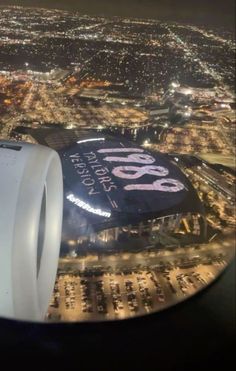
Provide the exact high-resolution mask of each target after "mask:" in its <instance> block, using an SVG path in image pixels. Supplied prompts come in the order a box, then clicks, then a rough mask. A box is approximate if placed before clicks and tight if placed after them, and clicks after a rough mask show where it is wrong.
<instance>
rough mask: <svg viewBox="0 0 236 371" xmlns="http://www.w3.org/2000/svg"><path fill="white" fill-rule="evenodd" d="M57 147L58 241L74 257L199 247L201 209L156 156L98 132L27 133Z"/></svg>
mask: <svg viewBox="0 0 236 371" xmlns="http://www.w3.org/2000/svg"><path fill="white" fill-rule="evenodd" d="M28 132H29V133H30V134H31V135H32V136H33V137H34V138H35V139H36V140H37V141H38V142H39V143H41V144H44V145H48V146H50V147H52V148H54V149H56V150H57V151H58V153H59V155H60V157H61V161H62V167H63V176H64V194H65V197H64V227H63V243H64V244H65V245H66V244H69V245H71V246H73V248H74V249H76V251H77V253H80V252H83V251H87V250H88V249H89V250H97V249H103V248H104V249H106V250H107V251H114V250H134V251H136V250H140V249H143V248H155V247H156V248H161V247H163V246H172V247H173V246H182V245H185V244H194V243H199V242H203V241H204V238H205V235H206V224H205V217H204V209H203V205H202V203H201V202H200V200H199V198H198V196H197V193H196V192H195V190H194V188H193V186H192V184H191V183H190V182H189V180H188V179H187V177H186V176H185V175H184V174H183V173H182V172H181V171H180V169H179V168H178V166H177V165H175V164H174V163H172V162H171V161H170V160H169V159H167V157H166V156H165V155H163V154H161V153H153V152H149V151H147V150H146V149H143V148H141V147H138V146H136V145H135V144H134V143H131V142H129V141H127V140H126V139H124V138H123V137H122V138H120V137H112V136H109V135H103V134H101V133H99V134H98V133H96V132H95V131H84V132H81V131H78V132H77V131H76V130H64V129H59V130H55V129H37V130H34V129H28Z"/></svg>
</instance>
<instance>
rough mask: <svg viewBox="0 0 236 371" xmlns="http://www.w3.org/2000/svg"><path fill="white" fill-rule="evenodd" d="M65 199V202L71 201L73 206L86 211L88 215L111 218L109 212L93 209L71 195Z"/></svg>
mask: <svg viewBox="0 0 236 371" xmlns="http://www.w3.org/2000/svg"><path fill="white" fill-rule="evenodd" d="M66 198H67V200H69V201H71V202H72V203H73V204H74V205H77V206H79V207H81V209H84V210H86V211H88V212H89V213H92V214H96V215H100V216H104V217H106V218H110V216H111V213H110V212H108V211H103V210H101V209H95V208H94V207H92V206H91V205H89V204H88V203H86V202H84V201H82V200H81V199H80V198H78V197H75V196H74V195H73V193H71V194H69V195H68V196H67V197H66Z"/></svg>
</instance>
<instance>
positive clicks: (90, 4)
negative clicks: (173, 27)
mask: <svg viewBox="0 0 236 371" xmlns="http://www.w3.org/2000/svg"><path fill="white" fill-rule="evenodd" d="M10 5H12V6H26V7H32V8H33V7H38V8H49V9H63V10H68V11H73V10H76V11H78V12H80V13H83V14H89V15H90V14H91V15H104V16H121V17H133V18H153V19H160V20H170V21H180V22H190V23H191V22H193V23H197V24H207V25H222V26H227V27H230V28H232V27H234V25H235V4H234V0H225V1H222V0H215V1H214V3H213V2H212V1H208V2H207V1H204V0H199V1H198V2H196V1H193V0H178V2H176V1H175V0H128V1H127V0H119V2H118V3H117V2H115V1H114V0H99V1H97V0H89V1H88V0H79V1H77V0H67V1H65V0H58V1H57V0H41V1H39V0H33V1H32V0H18V1H16V0H4V3H3V4H1V6H10Z"/></svg>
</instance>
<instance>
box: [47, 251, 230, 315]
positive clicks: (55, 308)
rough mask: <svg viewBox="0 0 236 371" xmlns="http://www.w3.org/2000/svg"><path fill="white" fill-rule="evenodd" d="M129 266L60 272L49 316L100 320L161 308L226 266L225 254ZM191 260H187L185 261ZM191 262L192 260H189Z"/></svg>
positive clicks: (195, 288)
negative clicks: (170, 264) (204, 261)
mask: <svg viewBox="0 0 236 371" xmlns="http://www.w3.org/2000/svg"><path fill="white" fill-rule="evenodd" d="M165 264H166V263H165ZM165 264H164V265H163V266H162V268H160V266H158V268H156V269H155V268H149V269H148V270H142V269H136V270H132V269H130V270H129V269H126V270H124V271H122V270H120V271H118V272H117V273H116V274H115V273H105V274H103V275H99V273H97V272H96V271H95V275H93V276H92V277H91V274H90V276H88V275H87V274H86V273H84V274H82V273H81V272H78V273H79V274H80V275H81V277H79V276H78V274H77V275H73V274H64V275H61V274H60V275H58V278H57V282H56V285H55V289H54V296H53V299H52V301H51V305H50V307H49V310H48V314H47V320H50V321H54V320H58V319H59V320H62V321H63V320H65V321H86V320H87V321H91V320H93V321H97V320H109V319H110V320H111V319H122V318H125V317H130V316H135V315H142V314H147V313H150V312H152V311H159V310H161V309H163V308H166V307H168V306H170V305H172V304H175V303H176V302H178V301H181V300H183V299H184V298H186V297H188V296H191V295H193V294H194V293H196V292H197V291H198V290H200V289H201V288H203V287H204V286H206V285H207V284H208V283H210V282H211V281H212V280H213V278H215V277H216V276H217V275H218V273H219V272H220V271H221V270H222V268H223V267H225V266H226V260H225V259H224V258H222V257H220V258H218V259H217V261H214V262H212V264H210V263H209V264H205V265H202V264H196V265H192V266H191V267H189V268H180V267H178V265H177V264H176V267H174V268H173V267H171V269H170V268H167V267H168V265H167V266H166V268H164V266H165ZM184 264H187V265H188V264H189V263H188V262H187V263H186V262H185V263H183V265H184ZM190 265H191V264H190Z"/></svg>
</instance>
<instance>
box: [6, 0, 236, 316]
mask: <svg viewBox="0 0 236 371" xmlns="http://www.w3.org/2000/svg"><path fill="white" fill-rule="evenodd" d="M0 19H1V31H0V138H4V139H11V140H26V141H30V142H35V141H34V139H33V138H32V137H31V136H30V135H28V134H27V131H26V130H25V128H41V127H45V126H46V127H63V128H66V129H80V128H86V129H96V130H97V131H99V133H101V134H102V133H105V134H107V133H108V134H109V133H111V134H115V135H121V136H124V137H125V138H128V139H130V140H133V141H135V142H137V143H138V144H139V145H142V146H145V147H146V148H147V149H148V150H149V149H150V150H154V151H155V150H157V151H161V152H164V153H166V154H168V156H169V159H171V161H173V162H174V163H175V164H176V165H178V166H179V167H180V169H181V170H182V171H183V172H184V173H185V175H186V176H187V177H188V178H189V179H190V181H191V182H192V184H193V186H194V187H195V189H196V190H197V192H198V195H199V197H200V199H201V201H202V202H203V203H204V206H205V210H206V220H207V224H208V241H209V242H212V241H213V245H209V246H208V245H206V246H195V247H196V251H195V250H194V249H195V247H193V246H189V247H186V248H184V249H183V248H182V249H179V250H178V249H176V250H175V251H174V252H172V255H173V256H172V257H170V256H169V252H168V247H166V249H165V250H163V251H161V252H159V251H150V252H146V251H145V252H142V253H140V254H139V253H137V254H136V255H135V259H133V255H132V254H130V256H129V254H125V253H123V252H121V253H120V255H119V256H117V255H116V254H113V255H112V254H111V255H107V256H105V255H104V256H95V257H94V256H93V257H91V256H88V257H86V258H81V259H79V257H77V255H76V249H77V248H78V247H79V245H78V241H76V240H75V241H74V240H71V241H68V246H70V250H71V251H70V252H71V254H69V255H68V256H63V257H61V259H60V266H59V275H58V282H57V284H56V287H55V290H54V298H53V299H52V303H51V304H53V305H54V307H52V306H51V307H50V309H49V317H50V318H48V319H49V320H52V321H53V320H56V319H58V318H59V317H58V316H61V317H60V319H61V320H72V321H73V320H79V321H80V320H99V319H113V318H124V317H126V316H130V315H131V316H133V315H139V314H144V313H148V312H150V311H154V310H159V309H162V308H165V307H166V306H169V305H171V304H173V303H176V302H178V301H179V300H182V299H184V298H185V297H187V296H188V295H192V294H193V293H194V292H196V291H197V290H198V289H200V288H201V287H203V286H205V285H206V284H207V283H208V282H210V281H211V280H212V279H213V278H214V277H215V275H217V274H218V272H220V271H221V270H222V269H223V267H224V266H225V261H228V260H229V257H228V255H227V254H226V252H227V249H228V247H229V246H228V245H230V246H231V250H232V251H231V252H233V245H234V242H233V240H231V242H230V244H229V243H228V242H227V241H226V242H225V241H224V238H225V239H227V236H228V234H229V233H231V232H232V231H233V230H234V228H235V220H236V218H235V184H236V175H235V157H234V156H235V133H236V130H235V122H236V121H235V95H234V85H235V50H236V45H235V39H234V34H233V32H231V31H229V30H226V29H217V28H213V27H205V26H194V25H181V24H178V23H173V22H171V23H168V22H159V21H156V20H142V19H121V18H119V17H115V18H103V17H96V16H86V15H81V14H78V13H76V12H75V13H70V12H66V11H59V10H45V9H27V11H26V10H25V8H21V7H4V6H1V7H0ZM22 127H23V129H22ZM203 159H204V160H203ZM208 161H209V162H208ZM215 163H218V164H223V165H224V164H225V165H229V166H230V168H227V167H224V166H222V165H220V166H218V167H215V166H214V165H212V164H215ZM232 168H233V169H232ZM222 238H223V240H222ZM218 239H219V243H218V245H220V247H219V246H218V245H217V244H216V245H217V246H216V250H217V249H218V250H217V251H215V247H214V246H215V245H214V243H215V241H218ZM177 250H178V251H177ZM212 250H214V251H215V254H216V255H217V254H218V257H219V254H222V255H221V256H220V257H219V259H218V260H219V261H217V260H215V261H212V260H211V259H210V260H209V261H208V264H201V259H208V258H207V254H210V255H212ZM181 254H182V256H181ZM196 255H199V259H200V261H198V263H197V262H196V261H195V262H194V264H195V266H193V267H191V268H186V267H185V268H183V264H182V268H180V267H179V265H180V262H179V259H180V258H186V259H190V258H191V259H193V257H194V256H196ZM231 255H232V254H230V256H231ZM72 256H74V258H72ZM191 259H190V260H191ZM197 259H198V258H197ZM175 260H177V262H176V261H175ZM161 261H163V262H164V264H160V262H161ZM134 262H135V264H137V265H139V268H135V269H134V267H133V265H132V264H134ZM168 262H169V263H168ZM107 264H109V266H110V267H111V269H108V267H107ZM160 265H162V267H160ZM96 266H101V267H102V269H103V271H104V274H103V275H100V276H96V277H94V276H93V277H79V276H78V274H79V273H80V274H81V272H86V270H87V271H88V270H90V271H94V269H95V268H96ZM119 266H120V268H119V270H120V271H119V272H118V271H117V267H119ZM129 266H130V268H129V269H130V270H131V273H127V272H126V273H127V274H122V272H123V273H124V271H125V269H127V267H129ZM145 266H146V267H147V266H149V267H152V268H146V267H145ZM154 266H159V268H158V269H157V270H156V269H154V268H153V267H154ZM164 270H165V271H166V274H165V272H164ZM149 271H150V273H149ZM63 272H64V273H63ZM168 272H169V273H168ZM192 272H195V273H194V274H192ZM62 273H63V274H62ZM97 273H98V271H97V270H96V274H97ZM65 274H67V275H68V276H65ZM184 274H189V276H183V275H184ZM198 274H199V275H198ZM73 275H76V276H74V277H73ZM168 278H169V279H168ZM203 280H204V281H205V282H204V281H203ZM82 281H83V282H82ZM99 281H102V282H99ZM129 281H130V282H129ZM170 283H171V286H170ZM181 287H182V288H181ZM57 302H58V304H57ZM57 305H59V308H56V307H55V306H57ZM83 310H84V311H83ZM90 311H91V312H90ZM106 311H107V313H105V312H106Z"/></svg>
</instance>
